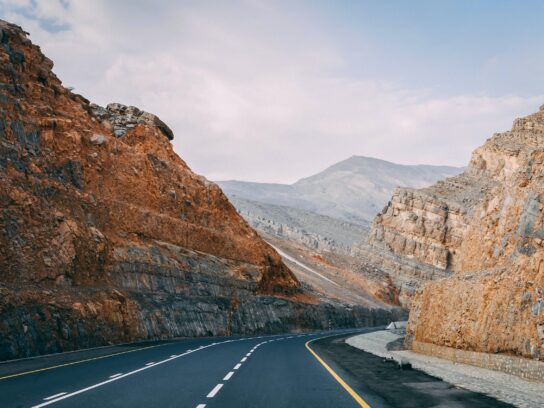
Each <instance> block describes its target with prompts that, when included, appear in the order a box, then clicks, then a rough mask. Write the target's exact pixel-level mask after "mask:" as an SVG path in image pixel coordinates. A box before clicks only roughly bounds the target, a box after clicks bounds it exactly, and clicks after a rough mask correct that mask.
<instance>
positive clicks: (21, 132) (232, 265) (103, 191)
mask: <svg viewBox="0 0 544 408" xmlns="http://www.w3.org/2000/svg"><path fill="white" fill-rule="evenodd" d="M0 40H1V45H0V61H1V65H0V206H1V208H2V212H1V213H0V271H1V272H0V273H1V275H0V334H1V336H0V359H5V358H13V357H21V356H27V355H33V354H38V353H45V352H56V351H62V350H67V349H74V348H79V347H87V346H94V345H102V344H107V343H114V342H121V341H132V340H137V339H147V338H165V337H173V336H197V335H228V334H232V333H250V332H274V331H285V330H301V329H309V328H321V327H327V326H328V321H329V320H330V319H334V320H335V321H338V325H339V326H349V325H362V324H369V323H383V322H385V321H387V320H388V319H389V317H390V312H388V311H383V310H378V309H373V310H370V309H366V308H358V309H356V310H355V311H353V310H349V311H348V310H345V309H344V308H343V306H342V305H341V304H336V303H320V302H319V301H318V300H317V299H316V298H315V297H314V296H312V295H311V294H308V293H306V292H304V291H303V290H302V289H301V287H300V284H299V282H298V281H297V279H296V278H295V277H294V276H293V274H292V273H291V271H290V270H289V268H287V267H286V266H285V264H284V263H283V262H282V261H281V258H280V256H279V255H278V254H277V253H276V251H274V250H273V249H272V248H271V247H270V246H269V245H267V244H266V243H265V242H264V241H263V240H262V239H260V238H259V236H258V235H257V234H256V233H255V232H254V231H253V229H251V227H249V225H248V224H247V223H246V222H245V221H244V220H243V219H242V218H241V217H240V216H239V215H238V214H237V212H236V210H235V209H234V207H233V206H232V205H231V204H230V203H229V201H228V200H227V198H226V197H225V195H224V194H223V193H222V191H221V190H220V189H219V187H217V185H215V184H214V183H211V182H209V181H207V180H206V179H205V178H203V177H201V176H198V175H196V174H194V173H193V172H192V171H191V170H190V169H189V167H188V166H187V165H186V164H185V163H184V162H183V161H182V160H181V159H180V158H179V157H178V156H177V155H176V154H175V153H174V151H173V150H172V145H171V144H170V140H171V139H172V138H173V137H174V135H173V133H172V131H171V130H170V129H169V128H168V126H167V125H166V124H165V123H163V122H162V121H161V120H160V119H159V118H157V117H156V116H155V115H152V114H150V113H147V112H143V111H141V110H139V109H137V108H135V107H127V106H124V105H121V104H110V105H108V106H107V107H106V108H102V107H99V106H97V105H93V104H91V103H89V101H87V100H86V99H85V98H83V97H82V96H80V95H76V94H73V93H72V92H71V91H69V90H67V89H66V88H64V87H63V86H62V84H61V82H60V81H59V79H58V78H57V77H56V76H55V75H54V74H53V73H52V67H53V63H52V62H51V61H50V60H49V59H48V58H47V57H45V56H44V55H43V54H42V53H41V51H40V49H39V48H38V47H37V46H35V45H32V44H31V42H30V41H29V39H28V38H27V36H26V33H24V32H23V31H22V30H21V29H20V28H19V27H17V26H15V25H12V24H9V23H6V22H3V21H1V20H0Z"/></svg>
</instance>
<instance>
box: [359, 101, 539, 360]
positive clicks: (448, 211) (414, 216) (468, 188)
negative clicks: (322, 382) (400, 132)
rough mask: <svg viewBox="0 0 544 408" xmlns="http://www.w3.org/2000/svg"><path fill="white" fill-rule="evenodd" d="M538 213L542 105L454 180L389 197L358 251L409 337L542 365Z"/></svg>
mask: <svg viewBox="0 0 544 408" xmlns="http://www.w3.org/2000/svg"><path fill="white" fill-rule="evenodd" d="M543 208H544V106H543V107H542V108H541V109H540V111H539V112H538V113H535V114H533V115H530V116H528V117H526V118H523V119H517V120H516V121H515V122H514V125H513V127H512V130H511V131H508V132H504V133H498V134H495V135H494V136H493V137H492V138H490V139H489V140H487V142H486V143H485V144H484V145H483V146H482V147H480V148H478V149H477V150H476V151H475V152H474V153H473V155H472V159H471V161H470V165H469V167H468V168H467V169H466V171H465V172H464V173H463V174H461V175H459V176H456V177H452V178H448V179H446V180H444V181H442V182H439V183H437V184H435V185H434V186H432V187H429V188H425V189H421V190H412V189H398V190H397V191H396V192H395V194H394V195H393V198H392V199H391V201H390V203H389V204H388V205H387V206H386V207H385V209H384V210H383V211H382V213H381V214H380V215H379V216H378V217H377V218H376V220H375V222H374V225H373V227H372V231H371V238H370V242H369V245H367V246H366V247H365V248H364V251H365V253H366V254H368V255H369V256H370V257H371V258H372V259H373V260H374V261H375V262H378V263H379V264H380V265H381V266H382V268H383V269H384V270H387V271H388V272H389V273H390V274H391V275H392V276H393V278H394V281H395V282H396V283H397V285H398V286H399V287H401V300H402V301H403V302H404V303H405V304H406V305H411V312H410V322H409V328H408V334H409V338H410V339H411V340H417V341H420V342H426V343H434V344H438V345H442V346H449V347H456V348H461V349H466V350H475V351H484V352H491V353H498V352H500V353H509V354H514V355H520V356H524V357H530V358H535V359H544V244H543V242H544V219H543V218H544V212H543ZM418 287H419V288H420V289H419V290H417V288H418ZM414 294H415V296H414Z"/></svg>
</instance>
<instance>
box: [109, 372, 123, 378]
mask: <svg viewBox="0 0 544 408" xmlns="http://www.w3.org/2000/svg"><path fill="white" fill-rule="evenodd" d="M120 375H123V373H117V374H113V375H110V378H115V377H119V376H120Z"/></svg>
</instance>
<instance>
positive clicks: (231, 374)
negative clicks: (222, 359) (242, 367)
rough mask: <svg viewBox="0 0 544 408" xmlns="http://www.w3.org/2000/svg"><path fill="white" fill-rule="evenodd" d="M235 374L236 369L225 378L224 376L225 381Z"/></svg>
mask: <svg viewBox="0 0 544 408" xmlns="http://www.w3.org/2000/svg"><path fill="white" fill-rule="evenodd" d="M233 375H234V371H231V372H230V373H228V374H227V375H226V376H225V378H223V381H228V380H230V377H232V376H233Z"/></svg>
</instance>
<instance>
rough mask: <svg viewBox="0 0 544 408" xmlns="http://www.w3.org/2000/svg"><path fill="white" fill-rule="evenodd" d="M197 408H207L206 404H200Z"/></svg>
mask: <svg viewBox="0 0 544 408" xmlns="http://www.w3.org/2000/svg"><path fill="white" fill-rule="evenodd" d="M196 408H206V404H198V405H197V406H196Z"/></svg>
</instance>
